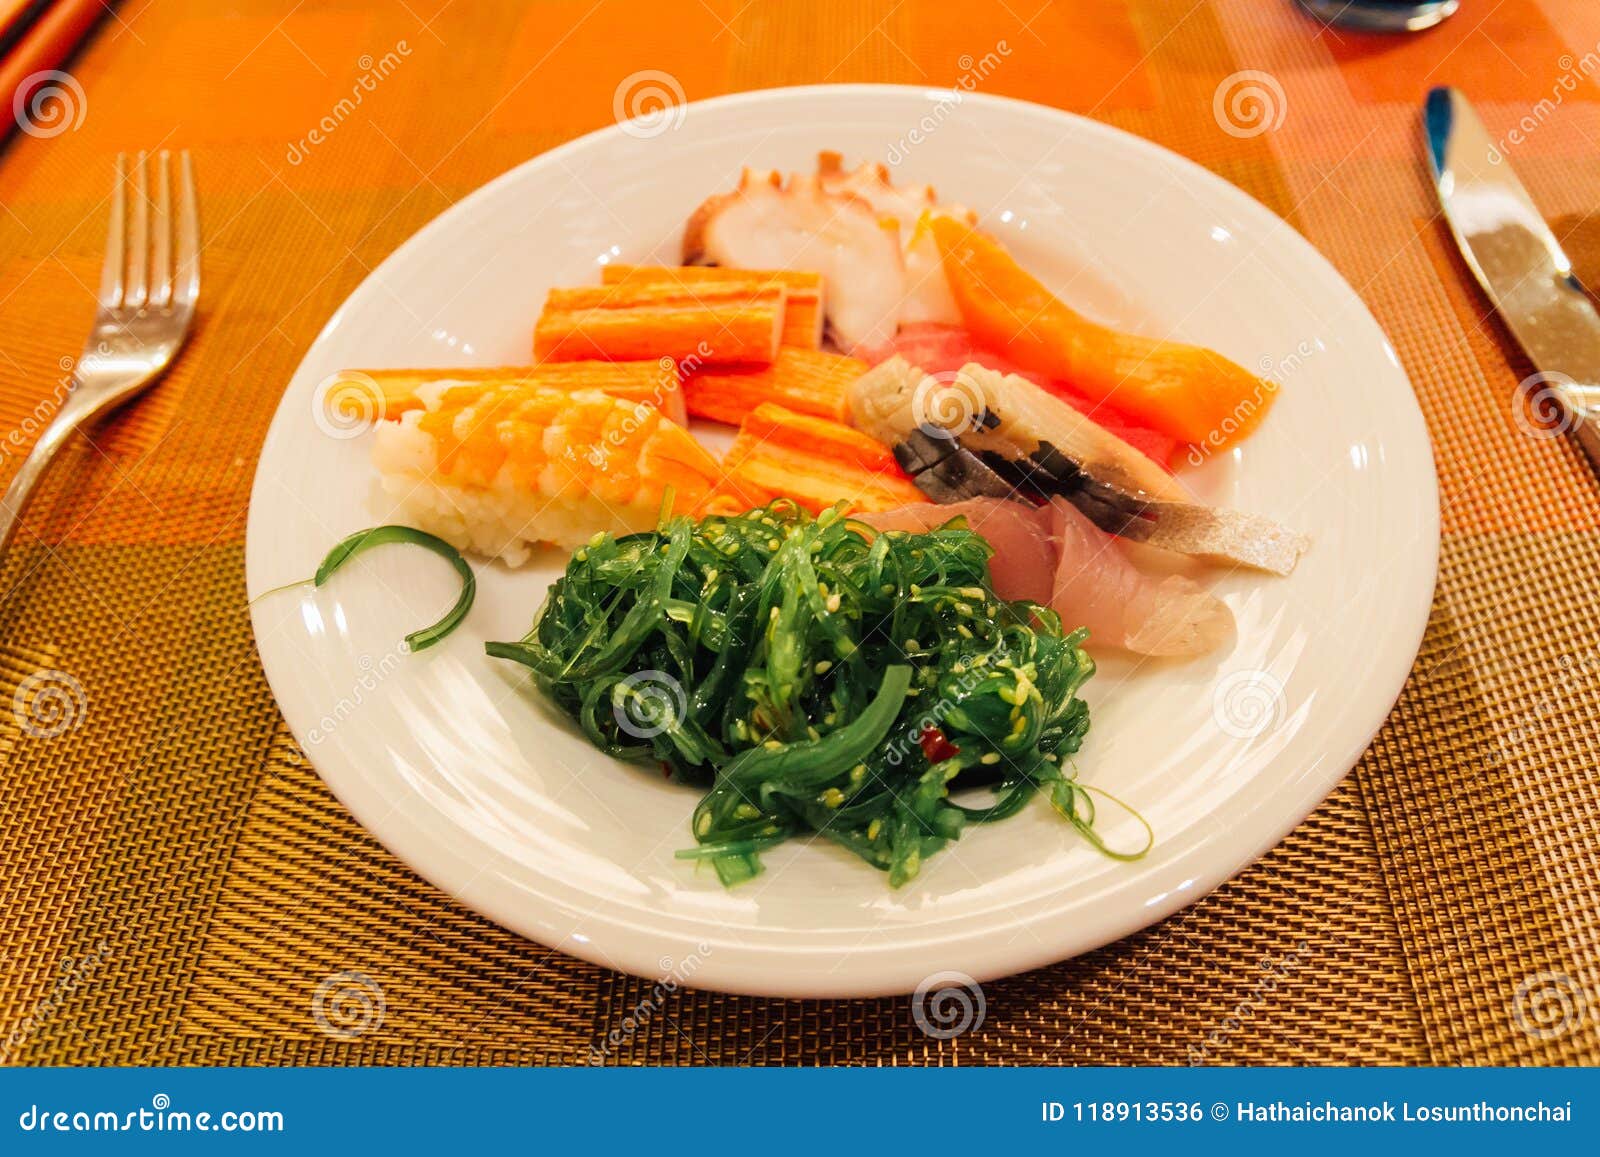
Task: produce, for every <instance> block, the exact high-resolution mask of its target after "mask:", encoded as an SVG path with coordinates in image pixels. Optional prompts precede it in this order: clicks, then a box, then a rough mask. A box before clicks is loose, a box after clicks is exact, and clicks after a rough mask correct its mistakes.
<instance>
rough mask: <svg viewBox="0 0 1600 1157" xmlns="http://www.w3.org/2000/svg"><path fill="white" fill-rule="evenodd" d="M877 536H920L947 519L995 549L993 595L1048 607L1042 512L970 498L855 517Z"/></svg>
mask: <svg viewBox="0 0 1600 1157" xmlns="http://www.w3.org/2000/svg"><path fill="white" fill-rule="evenodd" d="M858 517H859V519H860V521H862V522H865V523H867V524H869V525H871V526H875V527H877V528H878V529H879V530H905V531H909V532H911V533H912V534H921V533H923V532H924V531H928V530H932V529H933V528H934V527H938V526H943V525H944V524H945V523H947V522H949V521H950V520H951V519H952V518H965V519H966V520H967V525H968V526H970V527H971V528H972V529H973V530H975V531H977V532H978V533H979V534H981V535H982V536H983V537H984V538H985V539H987V540H988V542H989V545H990V546H992V547H994V557H993V558H991V559H990V560H989V575H990V579H991V582H992V583H993V586H994V593H995V594H997V595H999V596H1000V597H1001V598H1003V599H1031V600H1033V601H1034V602H1036V603H1042V604H1046V605H1048V604H1049V602H1050V592H1051V590H1052V585H1053V582H1054V578H1055V572H1056V550H1055V547H1054V545H1053V544H1052V542H1051V538H1050V512H1049V510H1048V509H1046V508H1045V507H1042V506H1030V505H1028V504H1026V503H1022V502H1002V501H997V500H995V499H992V498H969V499H967V500H966V501H965V502H953V503H951V504H950V505H949V506H939V505H936V504H935V503H932V502H918V503H915V504H913V505H911V506H902V507H899V508H898V509H895V510H885V511H882V512H880V513H877V514H863V515H859V516H858Z"/></svg>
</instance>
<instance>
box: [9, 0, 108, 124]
mask: <svg viewBox="0 0 1600 1157" xmlns="http://www.w3.org/2000/svg"><path fill="white" fill-rule="evenodd" d="M33 8H35V5H33V4H30V3H26V2H17V0H0V20H3V22H4V24H3V26H4V27H9V26H11V25H12V24H20V22H21V21H24V20H26V19H27V18H28V16H29V15H30V14H31V13H30V11H29V10H30V9H33ZM108 11H110V9H109V8H108V7H107V5H106V3H105V2H104V0H54V2H53V3H51V4H49V6H48V7H47V8H46V9H45V10H44V11H43V12H41V13H39V15H38V16H37V17H35V18H34V20H33V23H32V24H31V25H30V26H28V27H27V29H26V31H24V32H23V33H22V34H21V35H20V36H18V37H17V39H16V42H15V43H14V44H13V45H12V46H11V48H10V50H9V51H7V52H6V53H5V57H4V59H0V100H4V101H5V102H6V107H5V108H4V109H3V110H0V116H3V117H5V118H6V120H5V121H4V122H3V123H0V139H3V138H4V137H6V136H8V135H9V134H10V132H11V130H12V129H15V128H22V129H24V130H25V131H28V132H30V133H33V135H36V136H55V135H57V132H59V131H63V130H62V129H61V128H60V127H59V126H60V125H61V123H62V122H60V121H59V120H58V119H57V118H60V117H66V118H69V119H68V121H67V122H65V123H66V124H67V125H68V126H69V127H70V126H71V125H75V124H76V122H77V120H78V119H79V118H80V116H81V115H82V111H83V110H82V105H81V103H79V98H78V97H77V96H76V95H74V92H73V86H72V85H66V86H65V88H64V89H63V90H62V91H63V92H64V93H65V99H64V100H63V101H59V102H58V101H48V102H42V103H39V102H35V103H36V107H30V102H31V101H32V100H33V98H34V97H35V96H36V94H38V93H39V91H40V90H41V89H43V88H44V87H45V86H46V85H48V84H51V83H52V82H53V81H54V82H56V83H57V87H58V88H61V87H62V85H64V82H61V81H60V79H59V78H56V77H50V76H44V75H40V74H42V73H50V72H53V71H56V70H58V69H59V68H60V66H61V65H62V63H64V62H65V61H66V60H67V58H68V57H70V56H71V55H72V53H73V51H74V50H75V49H76V48H77V47H78V45H79V44H81V43H83V39H84V37H85V36H87V35H88V34H89V30H90V29H91V28H93V27H94V26H95V24H96V23H98V22H99V20H100V17H102V16H104V15H105V14H106V13H107V12H108ZM78 91H79V92H81V89H79V90H78Z"/></svg>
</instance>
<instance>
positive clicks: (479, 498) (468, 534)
mask: <svg viewBox="0 0 1600 1157" xmlns="http://www.w3.org/2000/svg"><path fill="white" fill-rule="evenodd" d="M417 396H418V399H419V400H420V401H421V402H422V407H421V408H419V409H413V410H409V411H407V412H406V413H403V414H401V415H400V416H399V418H398V419H397V420H393V421H381V422H379V423H378V426H377V438H376V442H375V443H374V445H373V451H372V458H373V463H374V465H376V466H377V468H378V473H379V475H380V477H381V479H382V483H383V488H384V490H385V491H386V492H387V493H388V494H389V495H391V496H392V497H393V498H395V499H396V500H397V501H398V502H399V505H400V508H401V510H402V512H403V513H404V515H405V516H406V517H407V518H408V519H409V521H411V523H412V524H413V525H415V526H417V527H418V528H420V529H422V530H426V531H428V532H429V533H432V534H436V535H438V536H439V537H440V538H442V539H444V540H445V541H447V542H449V543H450V544H451V545H452V546H455V547H457V548H458V549H461V550H470V551H473V552H475V553H478V554H483V555H487V556H490V557H497V558H501V559H503V560H505V562H507V563H508V564H510V565H511V566H519V565H521V564H522V563H523V562H525V561H526V560H527V559H528V557H529V555H530V553H531V552H532V550H533V548H534V547H535V546H537V545H539V544H541V543H553V544H555V545H557V546H562V547H566V548H568V549H571V548H573V547H577V546H579V545H581V544H582V543H584V542H586V541H588V539H589V538H591V537H592V536H593V535H594V534H595V533H596V532H598V531H606V532H609V533H613V534H627V533H631V532H633V531H640V530H648V529H649V528H651V527H653V526H655V525H656V522H657V519H658V518H659V517H660V515H661V513H662V503H663V500H664V499H665V498H666V496H667V494H668V491H669V488H670V492H671V499H672V504H671V510H672V512H674V513H688V512H692V511H694V510H696V509H697V508H698V507H700V505H701V504H702V503H704V502H705V501H706V500H707V499H708V498H710V497H711V496H712V494H713V492H714V491H715V490H716V489H717V487H718V486H719V484H720V483H721V481H722V470H721V468H720V467H719V466H718V465H717V462H716V460H715V459H714V458H712V457H711V455H710V454H709V453H707V451H706V450H705V448H704V447H702V446H701V445H700V444H699V443H698V442H696V441H695V440H694V439H693V438H692V437H691V436H690V435H689V432H688V431H687V430H685V429H684V428H683V427H682V426H679V425H678V424H677V423H675V422H673V421H671V420H670V419H668V418H665V417H663V416H662V415H661V413H660V412H659V411H658V410H656V409H655V407H653V406H649V405H645V404H643V403H640V402H626V401H623V400H621V399H618V398H613V397H611V396H610V395H608V394H603V393H600V392H599V391H597V390H577V391H570V392H569V391H565V390H558V389H547V388H543V387H540V386H537V385H529V384H526V383H516V382H512V383H507V382H504V381H501V382H476V383H475V382H465V383H462V382H448V381H446V382H437V383H430V384H428V385H426V386H424V387H422V388H421V389H419V390H418V391H417Z"/></svg>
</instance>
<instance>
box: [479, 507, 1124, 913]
mask: <svg viewBox="0 0 1600 1157" xmlns="http://www.w3.org/2000/svg"><path fill="white" fill-rule="evenodd" d="M991 553H992V551H991V548H990V547H989V544H988V543H987V542H986V541H985V540H984V539H983V538H982V537H981V536H979V535H978V534H976V533H975V532H974V531H972V530H971V529H969V528H968V527H967V526H966V524H965V523H964V522H963V521H962V520H960V519H957V520H955V521H952V522H950V523H948V524H946V525H945V526H942V527H940V528H938V529H934V530H931V531H928V532H926V533H920V534H914V533H909V532H905V531H884V532H879V531H877V530H875V529H873V528H872V527H870V526H868V525H866V524H865V523H861V522H857V521H855V520H853V519H851V518H849V517H847V516H846V515H845V513H844V507H843V504H841V505H840V506H839V507H836V508H834V509H831V510H826V511H824V512H823V513H822V514H821V515H820V516H818V517H816V518H812V517H811V516H810V515H809V514H808V513H807V512H806V511H804V510H803V509H801V508H799V507H797V506H796V505H794V504H793V503H792V502H789V501H787V500H779V501H776V502H773V503H772V504H770V505H768V506H766V507H764V508H759V509H756V510H752V511H749V512H748V513H745V514H742V515H738V516H735V517H708V518H704V519H701V520H699V521H696V520H695V519H692V518H689V517H676V518H671V519H668V520H665V521H663V523H662V524H661V525H660V526H659V527H658V528H657V529H656V530H654V531H651V532H648V533H641V534H628V535H623V536H621V537H613V536H611V535H607V534H599V535H596V536H595V537H594V538H593V539H592V540H591V541H590V542H589V544H588V545H587V546H585V547H583V548H582V549H580V550H578V551H577V552H576V553H574V555H573V556H572V559H571V561H570V562H569V564H568V566H567V569H566V573H565V574H564V576H563V577H562V578H561V579H559V580H558V581H557V582H556V583H555V585H554V586H553V587H552V588H551V590H550V594H549V597H548V598H547V600H546V601H545V603H544V605H543V606H542V607H541V608H540V610H539V613H538V615H537V618H536V620H535V622H534V624H533V628H532V630H530V631H529V633H528V634H527V636H526V637H525V638H523V639H521V640H520V641H517V642H494V643H489V644H488V651H489V653H490V654H491V655H495V656H498V657H500V658H504V659H510V660H514V661H515V662H518V663H521V664H524V665H525V666H527V667H528V668H529V669H531V671H532V672H533V676H534V679H535V681H536V683H537V686H538V687H539V689H540V690H541V691H542V692H543V693H544V694H545V695H547V696H548V697H549V698H550V699H551V700H553V701H554V702H555V704H556V705H557V706H558V707H560V709H561V710H562V711H564V712H566V713H567V714H568V715H570V716H571V717H572V718H573V719H574V720H576V721H577V723H578V724H579V725H580V726H581V727H582V728H583V731H584V733H585V734H586V735H587V736H588V738H589V739H590V741H591V742H593V743H594V745H595V746H596V747H598V748H599V749H601V750H602V751H605V752H607V753H608V754H610V755H613V756H616V757H618V758H621V759H628V760H637V761H641V762H655V763H659V764H660V765H661V766H662V768H663V769H664V770H665V772H666V774H667V776H668V777H669V778H670V779H671V780H673V781H674V782H677V783H682V784H685V785H691V786H693V787H696V788H699V789H702V790H703V791H704V793H705V794H704V797H703V798H702V799H701V801H700V803H699V806H698V807H697V808H696V809H695V812H694V819H693V836H694V839H695V846H694V847H692V848H688V849H686V850H684V851H681V852H679V853H678V854H679V855H680V856H681V857H684V858H691V859H706V860H709V861H710V862H711V863H712V865H713V866H714V867H715V869H716V871H717V874H718V876H719V877H720V878H721V880H722V881H723V883H725V884H735V883H738V882H740V881H742V880H746V879H749V878H750V877H752V876H754V875H755V874H757V873H758V872H760V871H761V860H760V855H761V853H762V852H763V851H765V850H767V849H770V848H773V847H775V846H777V845H778V844H781V843H783V842H784V841H786V840H789V839H794V838H797V837H801V838H808V837H811V836H814V835H820V836H823V837H826V838H827V839H829V840H832V841H833V842H835V843H837V844H839V845H841V846H843V847H845V848H848V849H849V850H850V851H852V852H854V853H855V854H856V855H858V856H860V857H861V858H862V859H863V860H865V861H866V862H867V863H869V864H871V865H873V866H874V867H877V868H880V869H882V870H884V871H886V872H887V873H888V875H889V882H890V883H891V884H892V885H894V886H897V887H898V886H900V885H902V884H904V883H906V882H907V881H909V880H911V879H912V878H913V877H915V876H916V875H917V872H918V870H919V868H920V866H921V864H922V863H923V861H924V860H926V859H928V857H930V856H932V855H934V854H935V853H936V852H938V851H939V850H940V849H941V848H943V847H944V846H945V845H946V844H948V843H949V842H950V841H951V840H954V839H956V838H958V837H959V836H960V835H961V832H962V830H963V828H964V827H965V826H966V825H967V824H969V823H992V822H994V821H996V820H1002V819H1005V818H1006V817H1008V816H1012V815H1015V814H1016V813H1017V812H1018V811H1019V810H1020V809H1021V808H1022V807H1023V806H1024V805H1025V804H1026V803H1027V802H1028V801H1029V800H1030V799H1031V798H1032V797H1033V796H1034V795H1035V793H1039V792H1042V793H1044V795H1045V796H1046V798H1047V799H1048V800H1049V802H1050V804H1051V805H1052V806H1053V807H1054V808H1055V810H1056V811H1058V812H1059V813H1060V814H1061V815H1062V816H1063V817H1065V818H1066V819H1067V820H1068V821H1069V822H1071V823H1072V824H1073V825H1074V826H1075V827H1077V828H1078V829H1079V830H1080V831H1081V832H1083V833H1084V835H1085V836H1087V837H1088V838H1089V839H1090V840H1091V841H1092V842H1093V843H1094V844H1095V846H1096V847H1098V848H1100V849H1101V850H1102V851H1107V852H1108V854H1113V855H1115V854H1118V853H1111V852H1109V850H1108V849H1107V848H1106V847H1105V845H1104V844H1103V843H1102V842H1101V841H1100V839H1099V837H1098V836H1097V835H1096V834H1095V832H1094V830H1093V823H1094V806H1093V803H1092V801H1091V799H1090V797H1089V796H1088V795H1087V794H1086V789H1085V788H1084V787H1082V786H1081V785H1080V784H1078V783H1077V782H1075V780H1074V774H1073V771H1072V769H1071V767H1070V764H1069V762H1068V761H1069V759H1070V757H1071V756H1072V755H1073V754H1074V753H1075V752H1076V751H1077V750H1078V748H1079V746H1080V745H1081V744H1082V742H1083V738H1084V735H1085V733H1086V732H1087V731H1088V729H1089V710H1088V707H1087V706H1086V705H1085V704H1084V702H1083V700H1082V699H1080V698H1078V691H1079V689H1080V688H1081V687H1082V686H1083V684H1084V682H1085V680H1087V679H1088V678H1089V677H1090V676H1091V675H1092V674H1093V673H1094V662H1093V660H1091V659H1090V658H1089V656H1088V655H1087V654H1086V653H1085V652H1084V650H1083V648H1082V646H1081V644H1082V642H1083V640H1084V638H1085V632H1084V631H1081V630H1079V631H1072V632H1066V631H1064V630H1063V628H1062V625H1061V620H1060V619H1059V618H1058V617H1057V615H1056V614H1055V613H1054V612H1052V611H1051V610H1049V609H1048V608H1046V607H1042V606H1039V605H1037V604H1034V603H1031V602H1006V601H1003V600H1001V599H999V598H997V597H996V596H995V595H994V593H993V592H992V591H991V590H990V586H989V569H988V562H989V557H990V555H991ZM967 788H976V789H980V790H979V791H977V792H975V793H974V792H968V791H966V790H965V789H967ZM952 790H958V791H960V792H961V798H962V799H964V800H966V801H967V802H966V803H963V802H958V801H957V800H956V799H954V798H952V795H951V793H952ZM970 805H976V806H970Z"/></svg>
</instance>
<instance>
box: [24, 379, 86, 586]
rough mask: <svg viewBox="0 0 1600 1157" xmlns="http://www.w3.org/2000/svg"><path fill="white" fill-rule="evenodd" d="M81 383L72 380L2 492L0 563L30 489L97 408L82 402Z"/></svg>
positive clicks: (29, 495) (28, 496) (42, 476)
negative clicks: (53, 414) (56, 407)
mask: <svg viewBox="0 0 1600 1157" xmlns="http://www.w3.org/2000/svg"><path fill="white" fill-rule="evenodd" d="M81 385H82V383H81V382H80V381H79V380H78V379H77V378H74V379H73V387H72V392H71V393H70V394H69V395H68V396H67V400H66V401H65V402H63V403H62V404H61V408H60V409H59V410H57V411H56V416H55V417H54V418H52V419H51V420H50V424H49V425H48V426H46V427H45V428H44V433H43V434H40V435H39V440H38V441H36V442H35V443H34V444H33V449H31V450H29V451H28V456H27V457H26V458H24V459H23V460H22V465H21V466H20V467H18V469H17V473H16V475H15V476H14V477H13V478H12V479H11V483H10V485H8V486H7V487H6V492H5V495H4V496H0V562H4V561H5V557H6V554H7V552H8V551H9V550H10V548H11V539H12V536H13V535H15V534H16V531H17V524H18V523H19V522H21V521H22V512H23V510H24V508H26V507H27V505H28V499H29V498H30V497H31V496H32V495H33V488H34V487H35V486H37V485H38V484H39V482H40V480H41V479H42V478H44V475H45V471H46V470H48V469H49V466H50V463H51V462H52V461H54V459H55V456H56V454H57V453H58V452H59V451H60V450H61V447H62V446H64V445H66V443H67V439H68V438H70V437H71V436H72V433H73V431H75V430H77V429H78V427H79V426H81V425H82V424H83V423H84V421H85V420H86V419H87V418H89V417H90V416H92V415H93V413H94V411H95V409H97V407H95V406H93V405H87V404H85V402H86V399H84V397H83V390H82V389H81V388H80V387H81Z"/></svg>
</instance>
